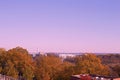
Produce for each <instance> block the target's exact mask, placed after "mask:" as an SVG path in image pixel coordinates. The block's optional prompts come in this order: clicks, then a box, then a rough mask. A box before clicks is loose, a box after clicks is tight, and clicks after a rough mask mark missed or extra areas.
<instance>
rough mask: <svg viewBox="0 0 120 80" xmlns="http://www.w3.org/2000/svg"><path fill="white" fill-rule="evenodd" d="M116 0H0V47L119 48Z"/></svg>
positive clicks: (119, 8) (119, 19) (50, 49)
mask: <svg viewBox="0 0 120 80" xmlns="http://www.w3.org/2000/svg"><path fill="white" fill-rule="evenodd" d="M119 4H120V0H1V1H0V47H4V48H6V49H10V48H13V47H16V46H21V47H24V48H27V49H28V50H29V51H30V52H31V51H37V50H39V51H44V52H120V5H119Z"/></svg>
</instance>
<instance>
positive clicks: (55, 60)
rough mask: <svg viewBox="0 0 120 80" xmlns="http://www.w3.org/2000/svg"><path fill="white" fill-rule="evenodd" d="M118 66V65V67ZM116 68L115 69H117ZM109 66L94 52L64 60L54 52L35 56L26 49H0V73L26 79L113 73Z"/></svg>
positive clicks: (57, 79)
mask: <svg viewBox="0 0 120 80" xmlns="http://www.w3.org/2000/svg"><path fill="white" fill-rule="evenodd" d="M117 68H118V67H117ZM117 68H115V69H117ZM110 71H111V69H110V68H109V66H107V65H105V64H102V62H101V59H100V58H98V57H97V56H96V55H94V54H88V53H86V54H84V55H81V56H76V57H74V58H70V57H69V58H67V59H65V60H62V59H61V58H59V57H58V56H55V55H54V54H49V55H47V56H46V55H37V56H35V57H34V58H33V57H32V56H31V55H30V54H29V53H28V51H27V50H26V49H23V48H21V47H16V48H13V49H10V50H7V51H6V50H5V49H0V74H3V75H7V76H12V77H14V78H18V77H23V78H24V79H26V80H33V79H34V80H70V76H71V75H74V74H98V75H111V74H110Z"/></svg>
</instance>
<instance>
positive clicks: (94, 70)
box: [74, 54, 109, 75]
mask: <svg viewBox="0 0 120 80" xmlns="http://www.w3.org/2000/svg"><path fill="white" fill-rule="evenodd" d="M74 68H75V71H76V73H77V74H81V73H82V74H84V73H87V74H99V75H108V74H109V69H108V67H107V66H105V65H103V64H102V63H101V60H100V59H99V58H98V57H97V56H96V55H94V54H84V55H82V56H79V57H76V63H75V67H74Z"/></svg>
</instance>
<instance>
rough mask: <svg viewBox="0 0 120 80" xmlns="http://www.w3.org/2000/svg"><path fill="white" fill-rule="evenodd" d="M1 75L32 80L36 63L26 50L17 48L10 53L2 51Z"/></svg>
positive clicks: (0, 54)
mask: <svg viewBox="0 0 120 80" xmlns="http://www.w3.org/2000/svg"><path fill="white" fill-rule="evenodd" d="M0 69H1V70H0V73H1V74H4V75H8V76H11V77H15V78H18V76H22V77H24V78H26V79H27V80H32V77H33V76H34V63H33V60H32V57H31V56H30V55H29V54H28V51H27V50H26V49H23V48H21V47H16V48H13V49H10V50H8V51H4V50H0Z"/></svg>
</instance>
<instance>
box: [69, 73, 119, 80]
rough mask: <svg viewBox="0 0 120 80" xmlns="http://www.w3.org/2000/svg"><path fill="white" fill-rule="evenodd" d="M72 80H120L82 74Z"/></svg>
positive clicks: (73, 76) (74, 76)
mask: <svg viewBox="0 0 120 80" xmlns="http://www.w3.org/2000/svg"><path fill="white" fill-rule="evenodd" d="M70 80H120V78H115V77H111V76H100V75H93V74H80V75H72V76H71V79H70Z"/></svg>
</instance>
